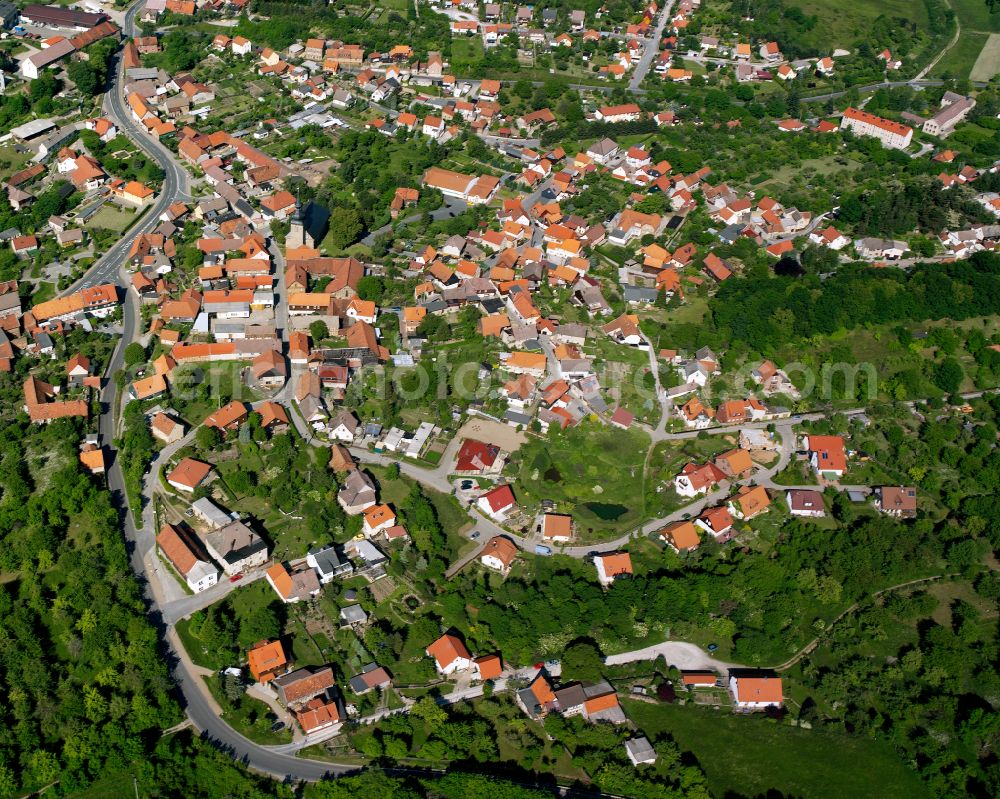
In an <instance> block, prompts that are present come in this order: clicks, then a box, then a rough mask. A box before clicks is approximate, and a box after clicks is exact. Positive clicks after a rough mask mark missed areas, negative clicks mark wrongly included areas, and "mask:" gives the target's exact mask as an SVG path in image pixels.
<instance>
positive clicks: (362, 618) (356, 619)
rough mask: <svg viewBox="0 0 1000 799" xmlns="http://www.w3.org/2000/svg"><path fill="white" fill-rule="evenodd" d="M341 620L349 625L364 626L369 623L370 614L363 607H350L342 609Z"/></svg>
mask: <svg viewBox="0 0 1000 799" xmlns="http://www.w3.org/2000/svg"><path fill="white" fill-rule="evenodd" d="M340 618H341V620H342V621H345V622H347V623H348V624H364V623H365V622H366V621H368V614H367V613H365V610H364V608H362V607H361V605H348V606H347V607H346V608H341V609H340Z"/></svg>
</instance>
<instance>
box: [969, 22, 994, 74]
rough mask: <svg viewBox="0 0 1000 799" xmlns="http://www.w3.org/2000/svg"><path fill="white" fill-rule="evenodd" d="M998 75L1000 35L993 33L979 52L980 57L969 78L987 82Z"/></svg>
mask: <svg viewBox="0 0 1000 799" xmlns="http://www.w3.org/2000/svg"><path fill="white" fill-rule="evenodd" d="M998 73H1000V33H993V34H990V37H989V39H987V40H986V44H985V45H983V47H982V49H981V50H980V51H979V57H978V58H977V59H976V63H975V64H973V65H972V71H971V72H970V73H969V78H970V79H972V80H983V81H986V80H990V79H991V78H992V77H993V76H994V75H996V74H998Z"/></svg>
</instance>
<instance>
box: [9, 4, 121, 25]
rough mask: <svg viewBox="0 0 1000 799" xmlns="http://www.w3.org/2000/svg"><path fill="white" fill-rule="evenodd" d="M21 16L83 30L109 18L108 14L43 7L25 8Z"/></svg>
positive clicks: (32, 6)
mask: <svg viewBox="0 0 1000 799" xmlns="http://www.w3.org/2000/svg"><path fill="white" fill-rule="evenodd" d="M21 16H22V17H27V18H28V19H30V20H33V21H34V22H39V23H48V24H51V25H54V26H73V27H81V28H83V27H86V28H93V27H94V26H95V25H98V24H99V23H101V22H103V21H104V20H106V19H107V18H108V17H107V15H106V14H88V13H86V12H84V11H75V10H74V9H72V8H60V7H59V6H42V5H30V6H25V7H24V10H23V11H22V12H21Z"/></svg>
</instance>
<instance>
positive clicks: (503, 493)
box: [476, 485, 517, 524]
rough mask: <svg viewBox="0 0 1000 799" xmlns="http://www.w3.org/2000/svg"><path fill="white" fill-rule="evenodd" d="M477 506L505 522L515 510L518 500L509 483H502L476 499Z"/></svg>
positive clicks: (500, 521) (495, 518) (497, 519)
mask: <svg viewBox="0 0 1000 799" xmlns="http://www.w3.org/2000/svg"><path fill="white" fill-rule="evenodd" d="M476 506H477V507H478V508H479V510H480V511H482V512H483V513H484V514H486V515H487V516H489V517H490V518H491V519H493V520H494V521H496V522H499V523H501V524H502V523H503V522H504V521H505V520H506V519H507V517H508V516H509V515H510V514H511V513H513V512H514V510H515V508H516V507H517V501H516V500H515V499H514V492H513V491H512V490H511V487H510V486H509V485H501V486H497V487H496V488H493V489H491V490H489V491H487V492H486V493H485V494H483V495H482V496H481V497H479V499H478V500H477V501H476Z"/></svg>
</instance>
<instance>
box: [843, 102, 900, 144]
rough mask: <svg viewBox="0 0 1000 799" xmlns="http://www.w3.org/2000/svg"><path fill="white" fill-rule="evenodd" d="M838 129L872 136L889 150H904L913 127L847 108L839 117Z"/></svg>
mask: <svg viewBox="0 0 1000 799" xmlns="http://www.w3.org/2000/svg"><path fill="white" fill-rule="evenodd" d="M840 129H841V130H850V131H851V132H852V133H854V134H855V135H857V136H872V137H874V138H876V139H878V140H879V141H881V142H882V146H883V147H885V148H887V149H890V150H904V149H906V148H907V147H909V146H910V140H911V139H912V138H913V128H911V127H909V126H907V125H904V124H902V123H901V122H893V121H892V120H891V119H883V118H882V117H877V116H875V115H874V114H869V113H868V112H867V111H862V110H860V109H858V108H848V109H846V110H845V111H844V115H843V116H842V117H841V118H840Z"/></svg>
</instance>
